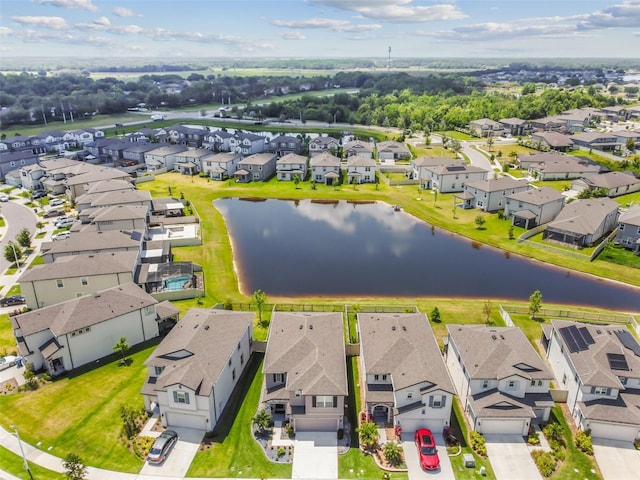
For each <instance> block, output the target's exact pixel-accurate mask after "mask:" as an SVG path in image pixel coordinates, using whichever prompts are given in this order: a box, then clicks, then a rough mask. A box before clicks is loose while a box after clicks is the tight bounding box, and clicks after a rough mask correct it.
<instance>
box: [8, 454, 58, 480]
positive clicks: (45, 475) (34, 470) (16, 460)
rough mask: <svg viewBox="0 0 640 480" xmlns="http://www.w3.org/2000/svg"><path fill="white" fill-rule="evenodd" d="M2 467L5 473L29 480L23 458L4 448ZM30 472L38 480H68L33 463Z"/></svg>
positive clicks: (30, 464)
mask: <svg viewBox="0 0 640 480" xmlns="http://www.w3.org/2000/svg"><path fill="white" fill-rule="evenodd" d="M0 465H2V470H4V471H5V472H7V473H10V474H11V475H13V476H15V477H18V478H20V479H23V480H29V474H28V473H27V471H26V470H25V469H24V463H23V460H22V457H21V456H19V455H16V454H15V453H13V452H11V451H10V450H7V449H6V448H4V447H0ZM29 470H30V471H31V475H32V476H33V478H35V479H37V480H64V479H65V478H67V477H66V475H64V474H62V473H57V472H53V471H51V470H47V469H46V468H43V467H41V466H39V465H36V464H35V463H32V462H29Z"/></svg>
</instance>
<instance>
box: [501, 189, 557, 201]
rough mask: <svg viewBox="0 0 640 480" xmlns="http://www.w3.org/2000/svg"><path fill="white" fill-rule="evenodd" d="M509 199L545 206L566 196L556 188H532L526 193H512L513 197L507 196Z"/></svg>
mask: <svg viewBox="0 0 640 480" xmlns="http://www.w3.org/2000/svg"><path fill="white" fill-rule="evenodd" d="M507 198H510V199H512V200H518V201H521V202H525V203H529V204H531V205H544V204H545V203H549V202H555V201H556V200H560V199H562V198H564V196H563V195H562V193H560V192H559V191H558V190H556V189H555V188H549V187H540V188H532V189H530V190H526V191H524V192H518V193H512V194H511V195H507Z"/></svg>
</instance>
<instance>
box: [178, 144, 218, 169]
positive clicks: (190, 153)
mask: <svg viewBox="0 0 640 480" xmlns="http://www.w3.org/2000/svg"><path fill="white" fill-rule="evenodd" d="M212 156H213V152H212V151H211V150H208V149H206V148H190V149H189V150H187V151H185V152H180V153H178V154H176V163H175V164H174V166H173V168H174V170H175V171H177V172H180V173H182V174H184V175H195V174H197V173H200V172H202V167H203V165H204V162H205V161H206V160H207V159H208V158H210V157H212Z"/></svg>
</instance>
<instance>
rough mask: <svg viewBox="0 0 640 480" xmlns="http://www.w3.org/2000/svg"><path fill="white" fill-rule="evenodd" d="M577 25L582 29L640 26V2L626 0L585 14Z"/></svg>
mask: <svg viewBox="0 0 640 480" xmlns="http://www.w3.org/2000/svg"><path fill="white" fill-rule="evenodd" d="M579 27H580V28H584V29H596V28H616V27H640V2H638V1H637V0H627V1H623V2H622V3H618V4H615V5H611V6H610V7H607V8H604V9H602V10H598V11H596V12H594V13H592V14H589V15H585V18H584V20H583V21H581V22H580V23H579Z"/></svg>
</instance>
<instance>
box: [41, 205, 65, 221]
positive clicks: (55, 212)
mask: <svg viewBox="0 0 640 480" xmlns="http://www.w3.org/2000/svg"><path fill="white" fill-rule="evenodd" d="M62 215H64V208H63V207H54V208H52V209H50V210H47V211H46V212H44V215H43V217H44V218H52V217H60V216H62Z"/></svg>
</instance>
